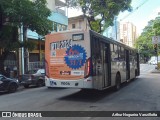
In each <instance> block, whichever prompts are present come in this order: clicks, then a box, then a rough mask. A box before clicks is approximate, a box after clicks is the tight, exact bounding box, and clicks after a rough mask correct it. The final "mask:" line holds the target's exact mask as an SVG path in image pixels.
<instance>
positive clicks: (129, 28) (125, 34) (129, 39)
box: [120, 22, 137, 47]
mask: <svg viewBox="0 0 160 120" xmlns="http://www.w3.org/2000/svg"><path fill="white" fill-rule="evenodd" d="M136 38H137V31H136V26H135V25H133V24H132V23H130V22H125V23H120V40H121V42H123V43H124V44H126V45H128V46H130V47H134V44H135V41H136Z"/></svg>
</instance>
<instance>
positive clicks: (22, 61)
mask: <svg viewBox="0 0 160 120" xmlns="http://www.w3.org/2000/svg"><path fill="white" fill-rule="evenodd" d="M20 41H21V42H23V24H22V23H21V25H20ZM21 66H22V68H21V71H22V74H24V47H22V48H21Z"/></svg>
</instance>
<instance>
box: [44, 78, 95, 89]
mask: <svg viewBox="0 0 160 120" xmlns="http://www.w3.org/2000/svg"><path fill="white" fill-rule="evenodd" d="M45 86H47V87H64V88H89V89H91V88H93V81H92V77H88V78H86V79H79V80H58V79H53V78H47V77H45Z"/></svg>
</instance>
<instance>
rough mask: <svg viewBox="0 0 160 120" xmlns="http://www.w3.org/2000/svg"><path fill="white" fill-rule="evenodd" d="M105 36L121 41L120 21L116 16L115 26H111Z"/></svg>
mask: <svg viewBox="0 0 160 120" xmlns="http://www.w3.org/2000/svg"><path fill="white" fill-rule="evenodd" d="M103 35H104V36H106V37H108V38H111V39H113V40H116V41H120V23H119V21H117V17H115V19H114V21H113V26H109V27H108V28H107V29H106V30H105V31H104V33H103Z"/></svg>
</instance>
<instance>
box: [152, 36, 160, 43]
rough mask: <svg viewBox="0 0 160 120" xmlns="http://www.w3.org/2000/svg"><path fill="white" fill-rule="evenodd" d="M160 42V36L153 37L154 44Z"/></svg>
mask: <svg viewBox="0 0 160 120" xmlns="http://www.w3.org/2000/svg"><path fill="white" fill-rule="evenodd" d="M158 43H160V36H153V37H152V44H158Z"/></svg>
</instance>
